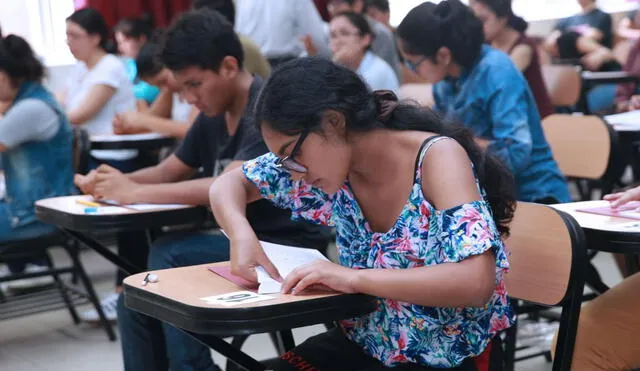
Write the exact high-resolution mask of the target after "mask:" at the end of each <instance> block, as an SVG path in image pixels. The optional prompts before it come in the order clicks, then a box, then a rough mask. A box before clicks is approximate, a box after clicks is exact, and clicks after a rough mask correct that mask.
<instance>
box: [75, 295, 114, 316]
mask: <svg viewBox="0 0 640 371" xmlns="http://www.w3.org/2000/svg"><path fill="white" fill-rule="evenodd" d="M119 296H120V294H117V293H113V294H110V295H109V296H107V297H106V298H104V299H102V300H101V301H100V306H101V307H102V311H103V312H104V316H105V317H107V320H108V321H109V322H115V321H117V320H118V312H117V310H116V308H117V306H118V297H119ZM80 319H81V320H82V321H84V322H88V323H98V322H100V316H98V311H97V310H95V309H91V310H88V311H86V312H84V313H82V314H80Z"/></svg>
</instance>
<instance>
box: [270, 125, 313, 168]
mask: <svg viewBox="0 0 640 371" xmlns="http://www.w3.org/2000/svg"><path fill="white" fill-rule="evenodd" d="M308 135H309V130H305V131H303V132H302V134H300V138H298V141H297V142H296V144H295V145H294V146H293V149H292V150H291V154H289V156H286V157H284V158H281V159H279V160H278V162H277V163H276V166H277V167H281V168H284V169H286V170H289V171H295V172H296V173H301V174H306V173H307V171H308V169H307V167H306V166H304V165H300V164H299V163H297V162H296V160H295V157H296V155H298V152H300V147H302V143H303V142H304V140H305V139H307V136H308Z"/></svg>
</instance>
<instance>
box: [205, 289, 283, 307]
mask: <svg viewBox="0 0 640 371" xmlns="http://www.w3.org/2000/svg"><path fill="white" fill-rule="evenodd" d="M201 299H202V300H204V301H206V302H207V303H208V304H213V305H222V306H225V307H233V306H235V305H241V304H249V303H255V302H259V301H264V300H271V299H275V297H273V296H271V295H262V294H257V293H255V292H252V291H236V292H229V293H226V294H222V295H215V296H207V297H204V298H201Z"/></svg>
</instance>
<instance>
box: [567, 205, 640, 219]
mask: <svg viewBox="0 0 640 371" xmlns="http://www.w3.org/2000/svg"><path fill="white" fill-rule="evenodd" d="M638 209H640V201H633V202H629V203H627V204H625V205H622V206H620V207H618V208H616V209H612V208H611V207H610V206H604V207H590V208H585V209H576V211H580V212H583V213H589V214H598V215H606V216H615V217H618V218H627V219H633V220H640V212H639V211H637V210H638Z"/></svg>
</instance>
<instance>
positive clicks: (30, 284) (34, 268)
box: [6, 264, 54, 291]
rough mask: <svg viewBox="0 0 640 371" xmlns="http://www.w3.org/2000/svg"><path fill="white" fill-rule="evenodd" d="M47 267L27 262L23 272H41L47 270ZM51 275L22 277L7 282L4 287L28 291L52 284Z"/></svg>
mask: <svg viewBox="0 0 640 371" xmlns="http://www.w3.org/2000/svg"><path fill="white" fill-rule="evenodd" d="M48 270H49V268H48V267H44V266H41V265H35V264H27V265H26V267H25V268H24V272H23V273H41V272H46V271H48ZM53 282H54V280H53V276H51V275H48V276H41V277H34V278H23V279H20V280H15V281H9V282H7V285H6V288H7V289H9V290H11V291H29V290H33V289H38V288H42V287H47V286H51V285H53Z"/></svg>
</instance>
